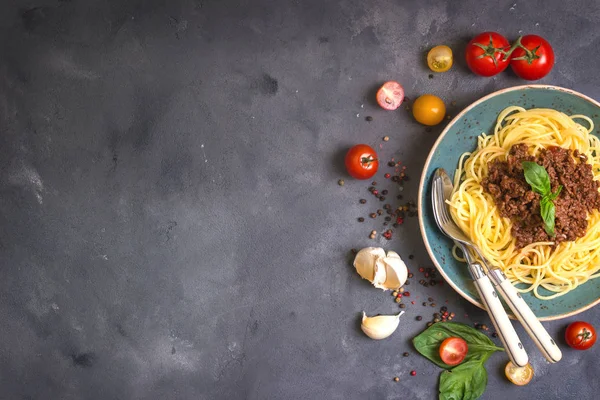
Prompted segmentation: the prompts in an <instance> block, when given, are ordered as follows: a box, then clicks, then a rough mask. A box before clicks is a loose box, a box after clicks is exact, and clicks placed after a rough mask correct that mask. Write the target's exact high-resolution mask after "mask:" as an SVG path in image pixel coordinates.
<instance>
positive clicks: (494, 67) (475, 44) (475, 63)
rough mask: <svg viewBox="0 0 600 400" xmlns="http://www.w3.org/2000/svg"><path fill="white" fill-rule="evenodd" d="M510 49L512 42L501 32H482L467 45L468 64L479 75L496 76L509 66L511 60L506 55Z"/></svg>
mask: <svg viewBox="0 0 600 400" xmlns="http://www.w3.org/2000/svg"><path fill="white" fill-rule="evenodd" d="M509 49H510V43H508V40H507V39H506V38H505V37H504V36H502V35H500V34H499V33H496V32H483V33H480V34H479V35H477V36H475V37H474V38H473V39H472V40H471V41H470V42H469V44H468V45H467V49H466V51H465V54H466V59H467V65H468V66H469V69H471V71H473V73H475V74H477V75H481V76H494V75H496V74H498V73H500V72H502V71H504V70H505V69H506V67H508V64H509V60H508V59H505V58H506V57H505V56H506V52H507V51H508V50H509Z"/></svg>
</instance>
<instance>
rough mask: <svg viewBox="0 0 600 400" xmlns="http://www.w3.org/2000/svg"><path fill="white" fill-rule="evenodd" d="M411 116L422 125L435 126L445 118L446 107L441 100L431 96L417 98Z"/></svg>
mask: <svg viewBox="0 0 600 400" xmlns="http://www.w3.org/2000/svg"><path fill="white" fill-rule="evenodd" d="M412 112H413V116H414V117H415V119H416V120H417V122H420V123H422V124H423V125H429V126H433V125H437V124H439V123H440V122H442V120H443V119H444V117H445V116H446V106H445V105H444V102H443V101H442V99H440V98H439V97H437V96H434V95H432V94H424V95H422V96H420V97H419V98H417V99H416V100H415V102H414V103H413V106H412Z"/></svg>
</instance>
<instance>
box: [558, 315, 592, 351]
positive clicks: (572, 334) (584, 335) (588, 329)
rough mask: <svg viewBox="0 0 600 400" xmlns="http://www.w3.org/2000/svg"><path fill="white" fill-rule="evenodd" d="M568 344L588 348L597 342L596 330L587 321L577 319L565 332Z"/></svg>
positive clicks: (581, 348) (583, 348)
mask: <svg viewBox="0 0 600 400" xmlns="http://www.w3.org/2000/svg"><path fill="white" fill-rule="evenodd" d="M565 339H566V341H567V344H568V345H569V346H571V347H572V348H574V349H576V350H587V349H589V348H590V347H592V346H593V345H594V343H596V330H595V329H594V327H593V326H592V325H590V324H588V323H587V322H583V321H576V322H573V323H572V324H570V325H569V326H568V327H567V331H566V332H565Z"/></svg>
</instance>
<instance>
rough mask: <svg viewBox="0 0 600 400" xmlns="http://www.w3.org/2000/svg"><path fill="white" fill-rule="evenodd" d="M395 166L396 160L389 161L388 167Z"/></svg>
mask: <svg viewBox="0 0 600 400" xmlns="http://www.w3.org/2000/svg"><path fill="white" fill-rule="evenodd" d="M395 166H396V163H395V162H393V161H389V162H388V167H395Z"/></svg>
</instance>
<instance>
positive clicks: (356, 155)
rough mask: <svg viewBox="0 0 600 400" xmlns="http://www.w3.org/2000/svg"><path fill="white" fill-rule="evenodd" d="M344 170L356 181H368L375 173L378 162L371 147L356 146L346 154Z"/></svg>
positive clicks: (364, 145)
mask: <svg viewBox="0 0 600 400" xmlns="http://www.w3.org/2000/svg"><path fill="white" fill-rule="evenodd" d="M345 164H346V170H347V171H348V173H349V174H350V176H352V177H353V178H356V179H369V178H371V177H372V176H373V175H375V174H376V173H377V168H379V161H378V160H377V153H375V150H373V148H372V147H371V146H368V145H366V144H357V145H356V146H354V147H352V148H350V150H348V153H346V159H345Z"/></svg>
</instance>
